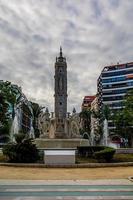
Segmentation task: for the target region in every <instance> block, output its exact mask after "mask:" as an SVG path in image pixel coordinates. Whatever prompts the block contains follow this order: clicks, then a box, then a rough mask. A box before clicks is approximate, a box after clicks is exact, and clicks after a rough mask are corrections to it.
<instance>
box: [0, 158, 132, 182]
mask: <svg viewBox="0 0 133 200" xmlns="http://www.w3.org/2000/svg"><path fill="white" fill-rule="evenodd" d="M0 166H8V167H33V168H34V167H35V168H101V167H128V166H133V162H123V163H85V164H71V165H70V164H68V165H64V164H56V165H55V164H54V165H46V164H38V163H29V164H28V163H0ZM132 179H133V177H132Z"/></svg>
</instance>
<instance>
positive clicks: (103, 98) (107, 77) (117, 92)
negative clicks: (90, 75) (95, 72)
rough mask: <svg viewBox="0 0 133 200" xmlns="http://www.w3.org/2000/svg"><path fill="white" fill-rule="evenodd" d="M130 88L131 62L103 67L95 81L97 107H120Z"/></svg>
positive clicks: (132, 83)
mask: <svg viewBox="0 0 133 200" xmlns="http://www.w3.org/2000/svg"><path fill="white" fill-rule="evenodd" d="M130 89H133V62H131V63H124V64H117V65H112V66H106V67H104V68H103V70H102V72H101V74H100V76H99V78H98V81H97V90H98V104H99V107H100V108H102V105H108V106H109V107H110V109H111V110H112V109H113V110H114V109H121V108H122V103H123V99H124V96H125V94H126V93H127V92H128V90H130Z"/></svg>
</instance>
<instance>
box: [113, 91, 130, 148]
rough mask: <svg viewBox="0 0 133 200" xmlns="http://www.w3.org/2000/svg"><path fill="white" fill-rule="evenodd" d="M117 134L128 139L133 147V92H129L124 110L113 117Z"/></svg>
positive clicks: (124, 102)
mask: <svg viewBox="0 0 133 200" xmlns="http://www.w3.org/2000/svg"><path fill="white" fill-rule="evenodd" d="M113 121H114V124H115V127H116V130H115V131H116V133H117V134H119V135H121V136H122V137H124V138H127V139H128V142H129V146H132V145H133V135H132V133H133V90H129V92H128V93H127V94H126V96H125V99H124V101H123V108H122V109H121V110H119V111H117V112H115V113H114V115H113Z"/></svg>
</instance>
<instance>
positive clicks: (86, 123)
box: [79, 109, 91, 134]
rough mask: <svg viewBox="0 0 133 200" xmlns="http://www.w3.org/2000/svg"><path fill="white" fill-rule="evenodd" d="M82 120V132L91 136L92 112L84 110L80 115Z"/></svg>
mask: <svg viewBox="0 0 133 200" xmlns="http://www.w3.org/2000/svg"><path fill="white" fill-rule="evenodd" d="M79 116H80V118H81V120H82V130H81V131H82V132H87V133H88V134H90V131H91V110H90V109H88V110H86V109H83V110H82V112H80V114H79Z"/></svg>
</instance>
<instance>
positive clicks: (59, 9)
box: [0, 0, 133, 111]
mask: <svg viewBox="0 0 133 200" xmlns="http://www.w3.org/2000/svg"><path fill="white" fill-rule="evenodd" d="M132 10H133V1H132V0H126V1H125V0H117V1H116V0H84V1H81V0H67V1H66V0H37V1H36V0H21V1H18V0H12V1H9V0H0V69H1V73H0V79H4V80H9V81H12V82H13V83H16V84H18V85H20V86H22V88H23V92H24V93H25V95H26V96H27V97H28V98H29V99H34V100H36V101H37V102H39V103H41V104H44V106H49V108H50V110H51V111H52V109H53V105H54V98H53V94H54V78H53V76H54V62H55V57H56V56H57V55H58V52H59V46H60V44H61V45H62V47H63V52H64V54H65V56H66V57H67V63H68V94H69V98H68V110H69V111H70V110H72V108H73V107H74V106H75V107H76V108H77V110H78V111H79V110H80V106H81V103H82V98H83V96H84V95H93V94H95V93H96V80H97V78H98V76H99V75H100V72H101V69H102V68H103V67H104V66H105V65H106V64H110V63H117V62H128V61H132V44H133V32H132V30H133V23H132V19H133V12H132Z"/></svg>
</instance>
